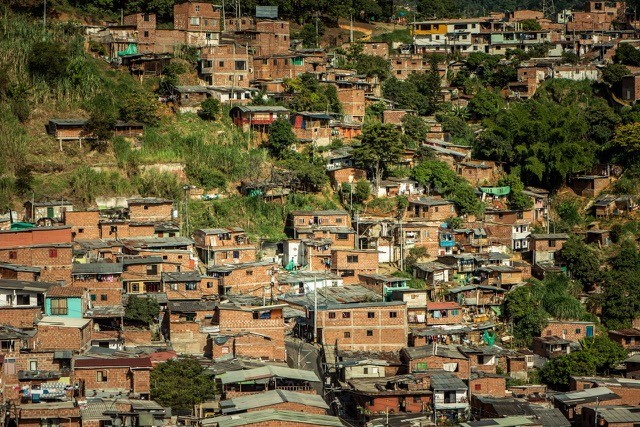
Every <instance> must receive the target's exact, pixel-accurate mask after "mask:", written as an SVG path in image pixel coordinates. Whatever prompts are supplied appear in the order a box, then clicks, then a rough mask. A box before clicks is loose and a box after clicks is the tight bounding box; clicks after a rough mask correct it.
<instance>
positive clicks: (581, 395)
mask: <svg viewBox="0 0 640 427" xmlns="http://www.w3.org/2000/svg"><path fill="white" fill-rule="evenodd" d="M621 403H622V401H621V399H620V396H618V395H617V394H615V393H614V392H613V391H611V390H610V389H608V388H607V387H595V388H590V389H587V390H581V391H570V392H568V393H559V394H555V395H554V396H553V406H554V407H556V408H558V409H560V411H561V412H562V415H564V416H565V417H566V418H567V419H568V420H569V421H574V420H579V419H580V418H581V414H582V409H583V408H585V407H592V408H593V407H598V406H602V405H619V404H621Z"/></svg>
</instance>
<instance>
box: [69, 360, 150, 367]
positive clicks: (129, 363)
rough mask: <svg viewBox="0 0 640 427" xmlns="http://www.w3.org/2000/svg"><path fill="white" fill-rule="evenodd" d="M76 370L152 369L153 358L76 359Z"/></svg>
mask: <svg viewBox="0 0 640 427" xmlns="http://www.w3.org/2000/svg"><path fill="white" fill-rule="evenodd" d="M74 368H75V369H90V368H131V369H142V368H151V358H149V357H120V358H113V359H100V358H95V359H76V360H75V364H74Z"/></svg>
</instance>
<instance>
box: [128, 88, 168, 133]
mask: <svg viewBox="0 0 640 427" xmlns="http://www.w3.org/2000/svg"><path fill="white" fill-rule="evenodd" d="M120 118H121V119H122V120H124V121H127V122H129V121H133V122H141V123H144V124H147V125H150V126H154V125H156V124H158V122H159V120H160V118H159V117H158V101H157V100H156V99H155V97H154V96H153V94H151V93H148V92H146V91H143V90H141V89H139V90H132V91H130V92H127V93H125V94H123V95H122V104H121V106H120Z"/></svg>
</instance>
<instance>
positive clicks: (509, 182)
mask: <svg viewBox="0 0 640 427" xmlns="http://www.w3.org/2000/svg"><path fill="white" fill-rule="evenodd" d="M498 185H499V186H509V188H510V191H509V196H508V198H507V203H508V205H509V209H514V210H525V209H531V208H532V207H533V199H532V198H531V197H529V196H527V195H526V194H524V193H523V191H524V184H523V183H522V181H521V180H520V169H519V168H518V167H516V168H514V169H513V170H512V171H511V173H510V174H509V175H507V176H506V177H504V178H501V179H500V180H499V181H498Z"/></svg>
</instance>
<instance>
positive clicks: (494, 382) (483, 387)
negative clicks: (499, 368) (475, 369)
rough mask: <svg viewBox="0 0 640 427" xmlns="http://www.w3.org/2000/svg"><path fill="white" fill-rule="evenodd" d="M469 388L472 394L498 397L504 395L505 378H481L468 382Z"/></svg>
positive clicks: (505, 387)
mask: <svg viewBox="0 0 640 427" xmlns="http://www.w3.org/2000/svg"><path fill="white" fill-rule="evenodd" d="M469 388H470V389H471V393H472V394H485V395H488V396H495V397H500V396H504V395H505V390H506V389H507V381H506V379H505V378H498V377H483V378H476V379H472V380H469Z"/></svg>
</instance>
